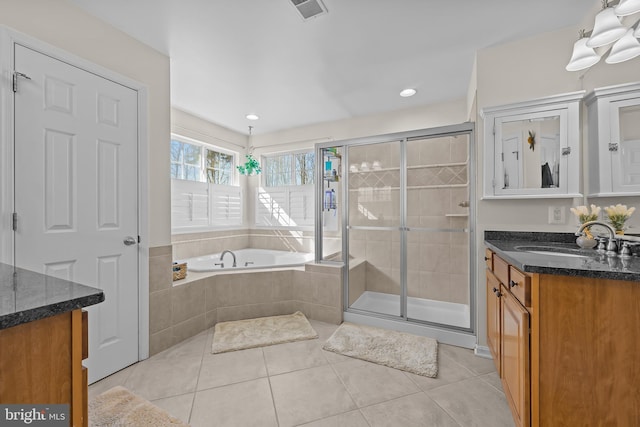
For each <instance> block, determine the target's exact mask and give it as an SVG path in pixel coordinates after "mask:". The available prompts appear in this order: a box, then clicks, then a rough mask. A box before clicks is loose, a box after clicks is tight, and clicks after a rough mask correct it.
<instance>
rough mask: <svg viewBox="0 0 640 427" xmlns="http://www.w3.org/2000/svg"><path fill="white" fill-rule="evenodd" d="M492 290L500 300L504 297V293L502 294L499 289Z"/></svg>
mask: <svg viewBox="0 0 640 427" xmlns="http://www.w3.org/2000/svg"><path fill="white" fill-rule="evenodd" d="M492 290H493V293H494V294H496V296H497V297H498V298H500V297H501V296H502V292H500V291H499V290H498V288H493V289H492Z"/></svg>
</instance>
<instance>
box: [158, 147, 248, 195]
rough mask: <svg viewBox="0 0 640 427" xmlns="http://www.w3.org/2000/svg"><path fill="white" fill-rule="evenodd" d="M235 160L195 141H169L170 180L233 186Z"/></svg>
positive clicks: (229, 154) (233, 157)
mask: <svg viewBox="0 0 640 427" xmlns="http://www.w3.org/2000/svg"><path fill="white" fill-rule="evenodd" d="M235 158H236V156H235V155H234V154H231V153H228V152H224V151H221V150H219V149H217V148H213V147H211V148H210V147H208V146H206V145H204V144H202V143H197V142H196V141H193V142H185V141H182V140H178V139H171V178H173V179H184V180H187V181H198V182H209V183H212V184H221V185H233V172H234V171H235V168H234V167H235V163H236V162H235Z"/></svg>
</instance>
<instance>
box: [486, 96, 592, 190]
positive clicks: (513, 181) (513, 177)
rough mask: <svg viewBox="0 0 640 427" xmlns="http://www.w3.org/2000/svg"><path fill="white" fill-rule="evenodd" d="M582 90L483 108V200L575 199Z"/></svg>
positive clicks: (578, 187)
mask: <svg viewBox="0 0 640 427" xmlns="http://www.w3.org/2000/svg"><path fill="white" fill-rule="evenodd" d="M584 93H585V92H584V91H580V92H573V93H569V94H563V95H556V96H550V97H546V98H541V99H537V100H532V101H527V102H520V103H515V104H509V105H502V106H497V107H489V108H484V109H483V110H482V111H481V116H482V118H483V120H484V146H485V150H484V196H483V198H485V199H498V198H501V199H507V198H512V199H515V198H554V197H555V198H560V197H565V198H569V197H580V196H581V194H579V191H580V164H579V162H580V101H581V99H582V98H583V96H584Z"/></svg>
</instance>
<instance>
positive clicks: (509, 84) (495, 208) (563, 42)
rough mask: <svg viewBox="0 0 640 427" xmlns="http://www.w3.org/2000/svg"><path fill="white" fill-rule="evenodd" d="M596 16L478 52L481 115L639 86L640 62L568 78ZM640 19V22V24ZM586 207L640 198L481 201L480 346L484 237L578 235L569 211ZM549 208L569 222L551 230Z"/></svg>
mask: <svg viewBox="0 0 640 427" xmlns="http://www.w3.org/2000/svg"><path fill="white" fill-rule="evenodd" d="M593 3H594V7H593V9H592V13H590V14H588V16H586V17H584V18H583V19H582V22H581V24H580V25H579V26H576V27H571V28H565V29H562V30H559V31H554V32H549V33H544V34H540V35H536V36H533V37H531V38H528V39H526V40H520V41H516V42H513V43H509V44H504V45H501V46H495V47H491V48H488V49H484V50H481V51H479V52H478V55H477V61H478V69H477V78H478V81H477V87H478V90H477V109H478V112H479V111H480V110H481V109H482V108H485V107H490V106H497V105H502V104H508V103H513V102H518V101H525V100H530V99H535V98H540V97H544V96H549V95H556V94H561V93H567V92H573V91H578V90H583V89H584V90H586V91H587V93H589V91H591V90H592V89H594V88H596V87H603V86H609V85H614V84H621V83H628V82H635V81H639V80H640V58H636V59H634V60H631V61H628V62H625V63H622V64H616V65H609V64H606V63H604V60H602V61H601V62H600V63H598V64H596V65H595V66H594V67H592V68H591V69H589V70H587V71H582V72H568V71H566V70H565V66H566V65H567V63H568V62H569V59H570V57H571V52H572V49H573V44H574V43H575V41H576V40H577V34H578V30H579V29H580V28H586V29H587V30H590V29H591V28H593V18H594V17H595V14H596V13H597V12H598V10H600V7H601V6H600V2H599V1H593ZM636 19H637V18H636ZM585 118H586V109H584V108H583V112H582V137H581V139H582V140H581V144H582V155H583V161H582V165H583V168H582V169H583V170H582V172H581V173H582V177H583V178H582V182H583V183H584V184H583V187H582V192H583V194H584V193H585V192H586V189H585V188H584V185H586V183H587V176H588V173H589V171H588V170H587V168H586V167H585V166H584V165H586V164H587V152H586V151H587V140H588V134H587V127H586V120H585ZM482 125H483V123H482V120H481V118H480V117H479V116H478V119H477V121H476V129H477V133H476V135H477V138H478V149H479V153H482V150H483V147H484V142H483V141H482V132H481V129H482ZM482 159H483V157H482V155H481V154H480V155H479V156H478V168H477V171H478V177H479V179H478V187H477V194H478V195H479V197H480V195H481V194H482V186H483V183H482V181H481V180H482V176H483V165H482ZM585 203H595V204H598V205H599V206H608V205H610V204H615V203H623V204H627V205H630V206H636V207H640V197H618V198H613V199H609V198H607V199H604V198H603V199H592V200H585V199H584V198H579V199H575V200H574V199H549V200H544V199H539V200H486V201H483V200H479V201H478V211H477V233H478V235H477V242H478V253H477V256H478V263H477V264H478V271H477V277H478V287H477V295H478V320H479V331H478V339H479V342H480V344H481V345H485V343H486V339H485V336H486V328H485V313H486V312H485V290H484V286H485V278H484V263H483V262H481V259H482V258H481V257H482V256H483V254H484V251H483V250H482V249H483V243H482V242H483V234H484V231H485V230H524V231H553V232H573V231H575V230H576V227H577V225H578V222H577V220H576V219H575V218H574V217H573V215H572V214H571V213H570V212H569V208H570V207H572V206H575V205H582V204H585ZM549 206H562V207H564V209H565V214H566V222H565V224H562V225H549V224H548V208H549ZM629 225H630V226H631V227H635V230H633V229H632V230H631V231H632V232H634V231H636V232H638V231H640V230H639V228H640V215H636V216H632V218H631V220H630V221H629Z"/></svg>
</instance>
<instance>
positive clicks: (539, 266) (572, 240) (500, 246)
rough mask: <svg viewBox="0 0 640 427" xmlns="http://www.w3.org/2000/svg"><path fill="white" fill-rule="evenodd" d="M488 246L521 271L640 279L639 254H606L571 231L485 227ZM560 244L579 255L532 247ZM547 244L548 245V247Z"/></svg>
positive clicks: (564, 248) (565, 249) (562, 247)
mask: <svg viewBox="0 0 640 427" xmlns="http://www.w3.org/2000/svg"><path fill="white" fill-rule="evenodd" d="M484 239H485V246H486V247H488V248H489V249H491V250H493V251H494V252H496V253H497V254H498V255H499V256H500V257H501V258H503V259H504V260H505V261H507V262H509V263H510V264H511V265H513V266H514V267H516V268H517V269H519V270H520V271H523V272H527V273H543V274H556V275H563V276H582V277H594V278H600V279H614V280H629V281H640V257H639V256H638V254H637V253H634V255H633V256H632V257H630V258H621V257H620V256H607V255H605V254H603V253H599V252H597V251H596V250H595V249H581V248H579V247H578V245H577V244H576V236H575V235H573V234H572V233H541V232H512V231H485V235H484ZM534 246H544V247H545V249H546V250H553V249H552V248H558V251H565V252H566V253H570V254H572V255H576V256H561V255H552V254H544V253H532V252H531V250H524V249H522V248H526V247H529V248H532V249H535V248H533V247H534ZM547 248H548V249H547Z"/></svg>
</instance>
